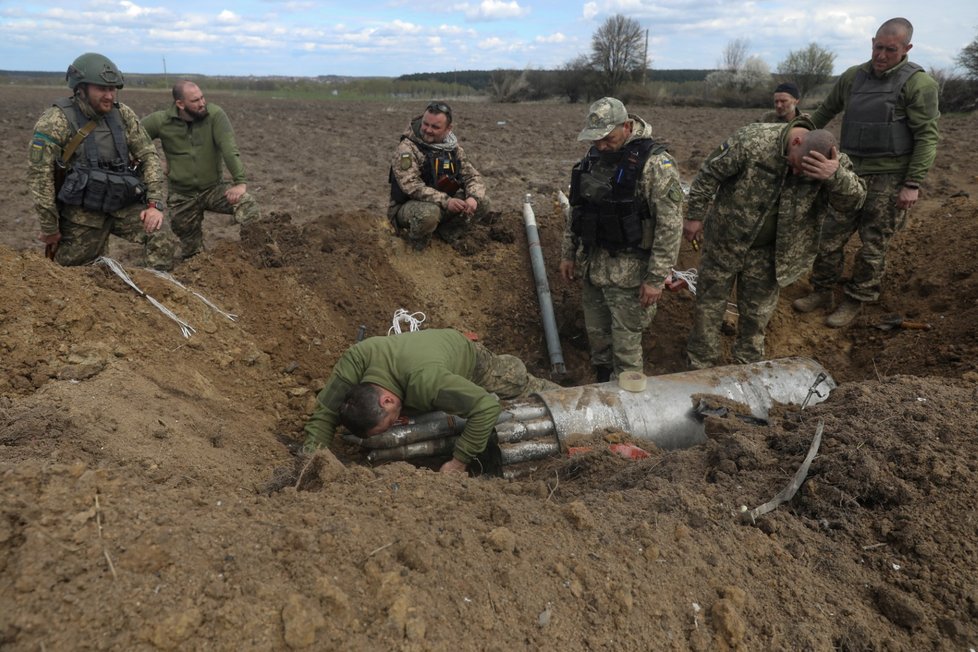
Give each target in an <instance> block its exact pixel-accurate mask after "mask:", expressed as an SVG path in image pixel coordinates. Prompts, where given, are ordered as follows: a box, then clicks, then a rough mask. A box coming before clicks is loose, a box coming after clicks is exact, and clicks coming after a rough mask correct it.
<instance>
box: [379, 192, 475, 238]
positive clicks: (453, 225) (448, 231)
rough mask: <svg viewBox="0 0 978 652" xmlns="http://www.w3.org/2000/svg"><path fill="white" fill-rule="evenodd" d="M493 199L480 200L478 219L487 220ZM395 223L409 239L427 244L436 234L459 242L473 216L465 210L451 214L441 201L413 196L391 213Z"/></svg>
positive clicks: (399, 230) (399, 231)
mask: <svg viewBox="0 0 978 652" xmlns="http://www.w3.org/2000/svg"><path fill="white" fill-rule="evenodd" d="M489 210H490V208H489V198H488V197H487V198H485V199H483V200H482V201H480V202H479V205H478V207H477V208H476V209H475V216H474V219H476V220H478V221H485V219H486V217H487V216H488V214H489ZM389 215H390V219H391V222H392V223H393V225H394V227H395V228H396V229H397V231H398V233H403V234H404V235H405V236H406V237H407V239H408V241H409V242H411V243H413V244H415V245H416V246H418V247H419V248H420V247H424V246H425V245H427V244H428V241H429V240H430V239H431V236H432V234H434V235H437V236H438V237H439V238H441V239H442V240H444V241H445V242H447V243H449V244H451V243H453V242H457V241H458V240H459V238H461V237H462V236H463V235H464V234H465V232H466V231H467V230H468V228H469V222H470V220H471V218H469V217H467V216H465V215H463V214H461V213H449V212H448V211H446V210H442V208H441V207H440V206H438V204H435V203H432V202H427V201H415V200H413V199H409V200H408V201H406V202H404V203H403V204H401V205H399V206H397V207H395V208H393V209H391V211H390V212H389Z"/></svg>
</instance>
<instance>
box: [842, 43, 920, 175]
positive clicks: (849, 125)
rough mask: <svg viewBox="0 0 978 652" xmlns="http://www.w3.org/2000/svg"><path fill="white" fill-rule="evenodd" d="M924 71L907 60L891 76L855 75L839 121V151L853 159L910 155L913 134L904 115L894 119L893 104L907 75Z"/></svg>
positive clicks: (907, 77)
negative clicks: (840, 133)
mask: <svg viewBox="0 0 978 652" xmlns="http://www.w3.org/2000/svg"><path fill="white" fill-rule="evenodd" d="M922 70H923V68H921V67H920V66H918V65H917V64H915V63H911V62H909V61H907V62H906V63H904V64H903V66H902V67H901V68H900V69H899V70H897V71H896V72H894V73H893V74H892V75H886V76H885V77H882V78H880V77H874V76H872V75H870V74H869V73H868V72H866V71H865V70H863V69H861V68H860V69H859V70H858V71H857V72H856V76H855V78H854V79H853V81H852V90H851V91H850V93H849V100H848V102H847V104H846V114H845V118H844V119H843V121H842V137H841V139H840V144H841V146H842V151H843V152H845V153H846V154H849V155H852V156H862V157H870V158H876V157H882V156H902V155H904V154H910V153H912V152H913V145H914V140H913V133H912V132H911V131H910V126H909V125H908V124H907V118H906V116H904V117H902V118H897V117H896V104H897V99H898V98H899V97H900V93H901V91H902V90H903V86H904V84H906V83H907V80H908V79H910V76H911V75H913V74H915V73H918V72H920V71H922Z"/></svg>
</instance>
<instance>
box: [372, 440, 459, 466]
mask: <svg viewBox="0 0 978 652" xmlns="http://www.w3.org/2000/svg"><path fill="white" fill-rule="evenodd" d="M456 441H458V437H446V438H444V439H429V440H428V441H420V442H417V443H414V444H407V445H405V446H397V447H396V448H378V449H376V450H372V451H370V452H369V453H367V461H368V462H395V461H398V460H409V459H411V458H414V457H433V456H435V455H451V453H452V451H453V450H455V442H456Z"/></svg>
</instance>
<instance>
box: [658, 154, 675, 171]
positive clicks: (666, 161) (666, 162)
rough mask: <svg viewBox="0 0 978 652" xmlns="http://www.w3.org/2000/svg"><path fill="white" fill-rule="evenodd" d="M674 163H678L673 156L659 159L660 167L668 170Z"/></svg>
mask: <svg viewBox="0 0 978 652" xmlns="http://www.w3.org/2000/svg"><path fill="white" fill-rule="evenodd" d="M674 165H676V163H675V161H673V160H672V159H671V158H668V157H665V156H663V157H662V158H661V159H659V167H660V168H662V169H663V170H667V169H669V168H671V167H673V166H674Z"/></svg>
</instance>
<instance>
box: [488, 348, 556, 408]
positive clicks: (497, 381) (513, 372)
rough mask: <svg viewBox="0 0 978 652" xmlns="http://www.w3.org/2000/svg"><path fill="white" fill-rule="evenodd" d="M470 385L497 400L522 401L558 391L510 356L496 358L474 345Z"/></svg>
mask: <svg viewBox="0 0 978 652" xmlns="http://www.w3.org/2000/svg"><path fill="white" fill-rule="evenodd" d="M473 376H474V377H473V378H472V382H473V383H475V384H476V385H478V386H479V387H481V388H482V389H484V390H486V391H487V392H490V393H492V394H495V395H496V396H498V397H499V398H503V399H506V398H525V397H527V396H529V395H530V394H534V393H536V392H543V391H546V390H548V389H559V388H560V385H558V384H557V383H554V382H551V381H549V380H546V379H544V378H537V377H536V376H534V375H532V374H531V373H530V372H528V371H527V370H526V365H525V364H523V361H522V360H520V359H519V358H517V357H516V356H514V355H507V354H500V355H497V354H495V353H493V352H492V351H490V350H489V349H487V348H486V347H484V346H482V345H481V344H479V343H478V342H475V373H474V374H473Z"/></svg>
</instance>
